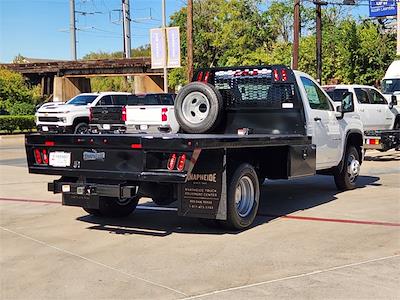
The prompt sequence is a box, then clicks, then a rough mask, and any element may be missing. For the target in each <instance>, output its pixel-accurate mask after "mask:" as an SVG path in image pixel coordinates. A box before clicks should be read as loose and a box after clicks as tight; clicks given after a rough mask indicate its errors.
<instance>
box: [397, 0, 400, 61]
mask: <svg viewBox="0 0 400 300" xmlns="http://www.w3.org/2000/svg"><path fill="white" fill-rule="evenodd" d="M396 2H397V55H398V56H400V0H397V1H396Z"/></svg>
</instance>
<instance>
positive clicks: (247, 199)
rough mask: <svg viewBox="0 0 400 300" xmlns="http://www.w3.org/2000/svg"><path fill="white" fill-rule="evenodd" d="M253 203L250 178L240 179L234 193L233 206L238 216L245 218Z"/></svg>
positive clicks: (252, 185) (253, 195) (253, 193)
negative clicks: (234, 205)
mask: <svg viewBox="0 0 400 300" xmlns="http://www.w3.org/2000/svg"><path fill="white" fill-rule="evenodd" d="M254 201H255V192H254V184H253V181H252V180H251V178H250V177H248V176H243V177H242V178H240V180H239V182H238V184H237V186H236V191H235V204H236V211H237V213H238V215H239V216H240V217H242V218H245V217H247V216H248V215H249V214H250V213H251V210H252V209H253V206H254Z"/></svg>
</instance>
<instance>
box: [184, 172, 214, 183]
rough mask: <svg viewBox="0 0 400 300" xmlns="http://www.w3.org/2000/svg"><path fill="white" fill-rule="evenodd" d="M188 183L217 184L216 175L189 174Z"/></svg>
mask: <svg viewBox="0 0 400 300" xmlns="http://www.w3.org/2000/svg"><path fill="white" fill-rule="evenodd" d="M188 180H189V181H208V182H217V173H212V174H189V176H188Z"/></svg>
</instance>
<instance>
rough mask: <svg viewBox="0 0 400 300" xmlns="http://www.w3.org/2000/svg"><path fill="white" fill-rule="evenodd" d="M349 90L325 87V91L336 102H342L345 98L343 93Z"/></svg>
mask: <svg viewBox="0 0 400 300" xmlns="http://www.w3.org/2000/svg"><path fill="white" fill-rule="evenodd" d="M348 91H349V90H348V89H335V88H325V92H326V93H327V94H328V95H329V97H331V99H332V100H333V101H335V102H341V101H342V99H343V95H344V94H345V93H347V92H348Z"/></svg>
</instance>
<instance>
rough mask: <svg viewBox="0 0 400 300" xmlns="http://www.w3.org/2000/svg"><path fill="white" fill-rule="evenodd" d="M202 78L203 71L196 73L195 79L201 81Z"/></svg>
mask: <svg viewBox="0 0 400 300" xmlns="http://www.w3.org/2000/svg"><path fill="white" fill-rule="evenodd" d="M202 79H203V71H200V72H199V74H197V81H201V80H202Z"/></svg>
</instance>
